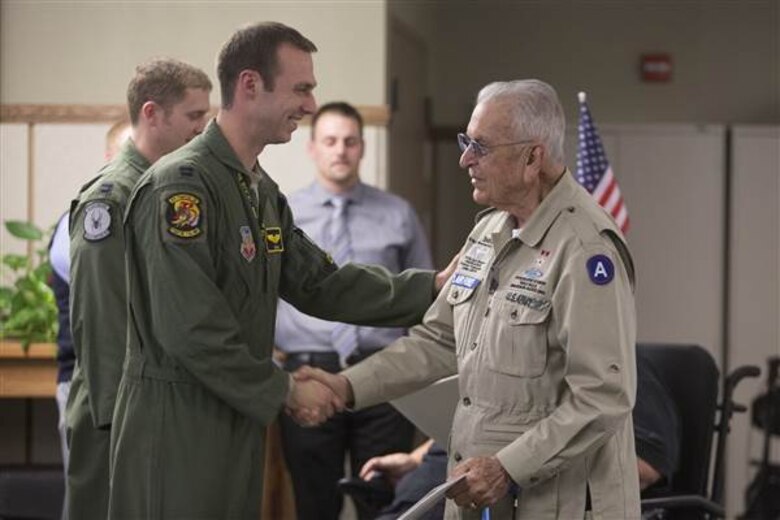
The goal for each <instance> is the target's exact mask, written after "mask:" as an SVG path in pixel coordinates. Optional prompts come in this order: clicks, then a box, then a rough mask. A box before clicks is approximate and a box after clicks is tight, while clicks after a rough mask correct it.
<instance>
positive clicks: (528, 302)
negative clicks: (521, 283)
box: [506, 292, 550, 318]
mask: <svg viewBox="0 0 780 520" xmlns="http://www.w3.org/2000/svg"><path fill="white" fill-rule="evenodd" d="M506 299H507V301H510V302H513V303H519V304H520V305H524V306H526V307H529V308H531V309H534V310H537V311H544V310H547V308H548V307H549V306H550V300H543V299H541V298H534V297H532V296H528V295H525V294H522V293H518V292H509V293H507V294H506ZM514 312H516V311H514ZM514 312H513V315H512V318H517V316H516V315H515V314H514Z"/></svg>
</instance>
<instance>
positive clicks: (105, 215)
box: [84, 202, 111, 242]
mask: <svg viewBox="0 0 780 520" xmlns="http://www.w3.org/2000/svg"><path fill="white" fill-rule="evenodd" d="M110 234H111V211H110V208H109V207H108V204H106V203H105V202H90V203H89V204H87V205H86V206H85V207H84V239H85V240H89V241H90V242H97V241H98V240H103V239H104V238H106V237H107V236H109V235H110Z"/></svg>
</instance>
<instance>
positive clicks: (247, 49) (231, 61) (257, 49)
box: [217, 22, 317, 108]
mask: <svg viewBox="0 0 780 520" xmlns="http://www.w3.org/2000/svg"><path fill="white" fill-rule="evenodd" d="M284 43H286V44H289V45H292V46H293V47H295V48H297V49H300V50H302V51H305V52H308V53H313V52H317V47H316V46H315V45H314V44H313V43H312V42H311V41H310V40H309V39H308V38H306V37H305V36H303V35H302V34H301V33H299V32H298V31H296V30H295V29H293V28H292V27H288V26H286V25H284V24H281V23H279V22H262V23H257V24H253V25H249V26H246V27H243V28H241V29H239V30H238V31H236V32H235V33H234V34H233V36H231V37H230V39H229V40H228V41H227V42H225V45H223V46H222V50H220V51H219V58H218V60H217V77H218V78H219V86H220V89H221V91H222V108H230V107H231V105H232V104H233V97H234V96H235V89H236V82H237V81H238V75H239V74H241V71H243V70H247V69H249V70H254V71H255V72H257V73H258V74H260V77H262V78H263V85H264V88H265V90H267V91H269V92H270V91H272V90H273V89H274V80H275V79H276V75H277V74H278V73H279V61H278V58H277V51H278V49H279V47H280V46H281V45H282V44H284Z"/></svg>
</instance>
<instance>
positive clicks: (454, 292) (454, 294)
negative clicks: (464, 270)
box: [452, 291, 460, 298]
mask: <svg viewBox="0 0 780 520" xmlns="http://www.w3.org/2000/svg"><path fill="white" fill-rule="evenodd" d="M458 296H460V293H459V292H458V291H452V297H453V298H457V297H458Z"/></svg>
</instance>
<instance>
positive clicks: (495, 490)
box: [447, 457, 512, 509]
mask: <svg viewBox="0 0 780 520" xmlns="http://www.w3.org/2000/svg"><path fill="white" fill-rule="evenodd" d="M463 474H465V475H466V478H465V479H463V480H461V481H460V482H458V483H457V484H455V485H454V486H453V487H452V489H450V490H449V491H448V492H447V496H448V497H449V498H451V499H453V500H454V501H455V503H456V504H458V506H460V507H465V508H470V509H478V508H482V507H485V506H492V505H493V504H495V503H496V502H498V501H499V500H501V499H502V498H504V496H505V495H506V494H507V493H508V492H509V486H510V484H511V483H512V479H511V478H509V473H507V472H506V470H505V469H504V467H503V466H502V465H501V463H500V462H499V461H498V459H497V458H496V457H473V458H470V459H466V460H464V461H463V462H461V463H460V464H458V465H457V466H455V468H454V469H453V470H452V474H451V475H450V478H457V477H459V476H461V475H463Z"/></svg>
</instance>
